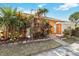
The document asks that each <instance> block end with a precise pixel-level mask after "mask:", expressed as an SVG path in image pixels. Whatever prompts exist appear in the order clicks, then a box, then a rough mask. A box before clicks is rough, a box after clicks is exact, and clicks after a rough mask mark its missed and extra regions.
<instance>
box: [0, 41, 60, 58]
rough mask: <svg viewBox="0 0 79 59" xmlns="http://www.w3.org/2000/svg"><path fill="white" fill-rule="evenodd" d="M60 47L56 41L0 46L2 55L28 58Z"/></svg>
mask: <svg viewBox="0 0 79 59" xmlns="http://www.w3.org/2000/svg"><path fill="white" fill-rule="evenodd" d="M59 46H61V45H60V44H59V43H57V42H55V41H54V40H49V41H43V42H34V43H28V44H18V45H13V44H8V45H0V55H2V56H4V55H5V56H26V55H32V54H34V53H39V52H42V51H44V50H48V49H51V48H56V47H59Z"/></svg>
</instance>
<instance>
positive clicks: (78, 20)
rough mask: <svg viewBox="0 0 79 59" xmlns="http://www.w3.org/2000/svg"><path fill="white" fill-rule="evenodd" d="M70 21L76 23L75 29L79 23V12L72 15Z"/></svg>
mask: <svg viewBox="0 0 79 59" xmlns="http://www.w3.org/2000/svg"><path fill="white" fill-rule="evenodd" d="M69 20H70V21H72V22H74V23H75V28H76V26H77V24H78V23H79V12H75V13H73V14H72V15H70V17H69Z"/></svg>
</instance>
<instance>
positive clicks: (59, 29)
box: [56, 22, 62, 34]
mask: <svg viewBox="0 0 79 59" xmlns="http://www.w3.org/2000/svg"><path fill="white" fill-rule="evenodd" d="M61 33H62V24H61V22H57V23H56V34H61Z"/></svg>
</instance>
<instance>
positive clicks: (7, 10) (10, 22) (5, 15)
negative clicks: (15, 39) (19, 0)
mask: <svg viewBox="0 0 79 59" xmlns="http://www.w3.org/2000/svg"><path fill="white" fill-rule="evenodd" d="M17 12H18V11H17V8H14V9H13V8H11V7H4V8H0V18H1V20H0V25H1V26H4V27H5V39H7V38H8V36H9V32H10V33H11V34H13V33H14V32H15V31H18V30H19V28H20V27H22V26H23V25H24V23H23V22H22V21H21V20H20V18H19V17H17V16H16V14H17Z"/></svg>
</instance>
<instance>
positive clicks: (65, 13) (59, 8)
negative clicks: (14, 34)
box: [0, 3, 79, 21]
mask: <svg viewBox="0 0 79 59" xmlns="http://www.w3.org/2000/svg"><path fill="white" fill-rule="evenodd" d="M4 6H10V7H12V8H16V7H17V8H18V10H19V11H23V12H24V13H31V10H33V12H35V10H36V9H38V8H47V9H48V13H47V14H46V15H47V17H51V18H55V19H58V20H63V21H68V19H69V16H70V15H71V14H73V13H74V12H78V11H79V4H78V3H0V7H4Z"/></svg>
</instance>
